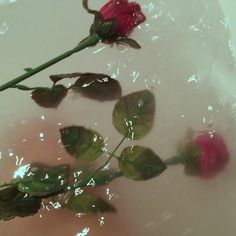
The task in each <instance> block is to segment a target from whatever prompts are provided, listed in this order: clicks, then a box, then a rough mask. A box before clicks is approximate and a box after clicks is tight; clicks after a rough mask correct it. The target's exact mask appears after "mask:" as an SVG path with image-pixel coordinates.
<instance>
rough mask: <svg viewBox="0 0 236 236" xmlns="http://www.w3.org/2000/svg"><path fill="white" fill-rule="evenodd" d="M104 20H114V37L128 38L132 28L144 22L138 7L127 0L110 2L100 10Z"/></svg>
mask: <svg viewBox="0 0 236 236" xmlns="http://www.w3.org/2000/svg"><path fill="white" fill-rule="evenodd" d="M100 13H101V14H102V16H103V18H104V20H115V21H116V24H117V27H116V31H115V34H116V36H128V35H129V34H130V33H131V32H132V30H133V28H134V27H136V26H137V25H139V24H141V23H142V22H144V21H145V19H146V17H145V15H144V14H143V13H142V12H141V8H140V5H139V4H138V3H135V2H130V3H129V2H128V0H110V1H109V2H108V3H106V4H105V5H104V6H103V7H102V8H101V9H100Z"/></svg>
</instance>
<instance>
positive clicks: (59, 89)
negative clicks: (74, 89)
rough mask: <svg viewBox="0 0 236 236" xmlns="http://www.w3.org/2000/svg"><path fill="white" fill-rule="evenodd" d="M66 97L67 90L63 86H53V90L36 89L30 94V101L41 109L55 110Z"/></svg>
mask: <svg viewBox="0 0 236 236" xmlns="http://www.w3.org/2000/svg"><path fill="white" fill-rule="evenodd" d="M66 95H67V88H66V87H65V86H63V85H55V86H54V87H53V88H38V89H35V90H34V91H33V92H32V93H31V96H32V99H33V100H34V101H35V102H36V103H37V104H38V105H39V106H41V107H45V108H57V107H58V105H59V104H60V103H61V101H62V100H63V98H64V97H65V96H66Z"/></svg>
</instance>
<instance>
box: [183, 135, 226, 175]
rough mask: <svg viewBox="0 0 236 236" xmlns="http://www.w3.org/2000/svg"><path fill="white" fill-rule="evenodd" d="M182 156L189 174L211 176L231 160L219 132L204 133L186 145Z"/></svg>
mask: <svg viewBox="0 0 236 236" xmlns="http://www.w3.org/2000/svg"><path fill="white" fill-rule="evenodd" d="M182 158H183V159H182V160H183V162H182V163H183V164H184V165H185V171H186V173H187V174H192V175H198V176H200V177H202V178H209V177H214V176H215V175H217V174H218V173H219V172H221V171H222V170H223V169H224V167H225V165H226V164H227V162H228V161H229V152H228V149H227V146H226V144H225V142H224V139H223V138H222V137H221V136H220V135H219V134H217V133H215V134H214V135H210V134H208V133H203V134H201V135H199V136H197V137H196V138H195V139H194V140H193V141H192V142H191V143H189V144H188V145H187V146H186V149H185V150H184V152H183V153H182Z"/></svg>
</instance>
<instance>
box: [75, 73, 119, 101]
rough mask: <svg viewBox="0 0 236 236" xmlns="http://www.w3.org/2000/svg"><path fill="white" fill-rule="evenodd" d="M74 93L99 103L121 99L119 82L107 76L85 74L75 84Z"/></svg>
mask: <svg viewBox="0 0 236 236" xmlns="http://www.w3.org/2000/svg"><path fill="white" fill-rule="evenodd" d="M73 89H74V91H76V92H79V93H81V94H82V95H83V96H85V97H88V98H91V99H94V100H97V101H101V102H103V101H111V100H115V99H118V98H120V97H121V86H120V84H119V82H118V81H117V80H115V79H112V78H111V77H110V76H108V75H105V74H93V73H85V74H83V75H81V77H80V78H79V79H78V80H77V81H76V82H75V84H74V86H73Z"/></svg>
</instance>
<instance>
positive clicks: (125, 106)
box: [113, 90, 155, 140]
mask: <svg viewBox="0 0 236 236" xmlns="http://www.w3.org/2000/svg"><path fill="white" fill-rule="evenodd" d="M154 115H155V98H154V95H153V94H152V93H151V92H150V91H148V90H143V91H138V92H134V93H131V94H129V95H127V96H124V97H122V98H121V99H120V100H119V101H118V102H117V104H116V105H115V108H114V110H113V125H114V126H115V128H116V129H117V131H118V132H119V133H121V134H122V135H124V136H126V137H128V138H131V139H135V140H136V139H141V138H143V137H144V136H145V135H146V134H147V133H148V132H149V131H150V130H151V128H152V126H153V120H154Z"/></svg>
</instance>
